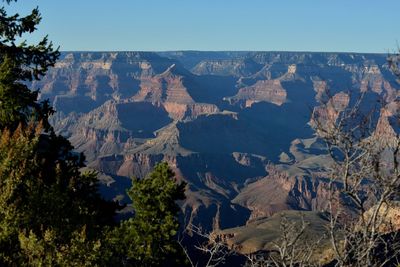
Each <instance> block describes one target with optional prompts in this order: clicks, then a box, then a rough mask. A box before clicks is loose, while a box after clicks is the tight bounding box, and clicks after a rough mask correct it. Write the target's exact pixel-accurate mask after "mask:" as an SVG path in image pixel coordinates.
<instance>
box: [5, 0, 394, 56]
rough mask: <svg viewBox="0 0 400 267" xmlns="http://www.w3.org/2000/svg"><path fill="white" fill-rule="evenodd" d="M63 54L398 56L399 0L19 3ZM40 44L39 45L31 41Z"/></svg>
mask: <svg viewBox="0 0 400 267" xmlns="http://www.w3.org/2000/svg"><path fill="white" fill-rule="evenodd" d="M35 6H39V9H40V10H41V13H42V15H43V20H42V23H41V25H40V27H39V28H40V31H39V35H36V36H37V37H38V36H43V35H44V34H49V37H50V39H51V40H53V42H54V43H55V44H56V45H60V47H61V50H97V51H98V50H102V51H105V50H145V51H165V50H264V51H271V50H279V51H348V52H349V51H352V52H378V53H385V52H388V51H393V50H394V49H395V48H396V46H397V42H400V25H399V24H398V22H399V10H400V0H113V1H105V0H19V2H18V3H17V4H15V3H14V4H11V6H10V7H8V8H7V9H8V10H10V11H11V10H13V11H18V12H20V13H21V14H24V13H25V14H26V12H27V11H28V10H29V9H31V8H32V7H35ZM30 40H34V39H30Z"/></svg>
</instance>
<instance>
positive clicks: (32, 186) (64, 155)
mask: <svg viewBox="0 0 400 267" xmlns="http://www.w3.org/2000/svg"><path fill="white" fill-rule="evenodd" d="M42 131H43V129H42V127H41V125H40V124H39V125H37V126H34V125H33V124H30V125H29V126H28V127H23V126H20V127H19V128H17V129H16V130H15V131H14V132H13V133H11V132H10V131H8V130H3V131H2V132H1V139H0V265H1V266H3V265H12V264H16V263H18V265H24V264H26V263H32V261H34V262H36V263H39V262H42V263H43V262H48V261H50V259H51V261H52V264H51V265H57V264H58V263H59V262H58V260H61V258H65V257H67V256H68V255H69V253H72V248H71V247H73V246H77V245H78V244H79V242H81V243H82V241H81V240H82V239H84V240H86V241H85V244H84V245H85V246H88V247H87V249H86V251H87V250H89V251H90V253H89V254H88V255H90V254H91V253H93V251H92V250H95V244H96V242H99V239H100V238H101V230H102V229H103V228H104V226H106V225H111V223H112V218H113V215H114V211H115V208H116V206H115V205H114V204H113V203H109V202H106V201H104V200H103V199H102V198H101V197H100V195H99V194H98V193H97V187H96V185H97V178H96V174H95V173H86V174H81V173H80V172H79V167H81V166H82V159H81V158H80V157H79V156H77V155H73V154H72V153H71V147H70V144H69V143H68V142H67V141H66V140H65V139H63V138H62V137H58V136H55V135H43V134H42ZM40 251H42V252H41V253H40ZM82 251H83V250H82ZM80 253H81V252H80ZM35 254H37V255H36V258H34V259H31V258H30V257H33V255H35ZM57 255H62V257H61V258H60V259H57V258H58V256H57ZM81 255H83V254H81ZM56 256H57V257H56ZM74 258H75V260H76V258H77V257H74ZM82 260H83V261H82V262H85V261H87V260H88V259H87V258H84V259H82ZM33 265H35V264H33Z"/></svg>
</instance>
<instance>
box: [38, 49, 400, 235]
mask: <svg viewBox="0 0 400 267" xmlns="http://www.w3.org/2000/svg"><path fill="white" fill-rule="evenodd" d="M32 86H33V88H34V89H39V90H40V97H41V99H49V100H50V101H51V103H52V104H53V106H54V107H55V109H56V111H57V112H56V114H55V115H54V116H53V117H52V118H51V122H52V124H53V126H54V128H55V130H56V131H57V132H58V133H60V134H62V135H64V136H66V137H68V138H69V140H70V141H71V143H72V144H73V145H74V147H75V149H76V150H77V151H78V152H83V153H84V154H85V156H86V160H87V169H92V170H96V171H97V172H98V173H99V179H100V181H101V184H102V186H101V188H100V190H101V192H102V194H103V195H104V196H105V197H107V198H110V199H115V200H118V201H121V202H122V203H127V196H126V189H127V188H128V187H130V177H132V176H135V177H139V178H142V177H144V176H146V174H147V173H149V172H150V171H151V170H152V168H153V167H154V165H155V164H156V163H157V162H160V161H166V162H168V164H169V165H170V167H171V168H172V169H173V170H174V172H175V173H176V176H177V179H178V180H182V181H185V182H187V184H188V186H187V192H186V200H185V201H183V202H182V203H181V207H182V211H183V218H182V220H183V222H184V224H186V225H187V224H196V225H202V227H204V228H205V229H209V230H218V229H227V228H233V227H239V226H244V225H246V224H247V225H250V226H251V225H254V223H255V222H257V221H259V220H265V218H269V217H271V216H274V214H279V212H282V211H285V210H301V211H312V212H316V213H315V214H317V212H323V211H324V210H326V208H327V195H328V193H327V191H328V188H327V187H328V183H329V181H328V180H327V178H326V177H324V175H323V171H324V170H325V169H326V168H327V166H329V164H330V158H329V155H328V152H327V151H326V145H325V144H324V142H323V141H322V140H320V139H319V138H318V137H317V135H316V133H315V130H314V129H313V118H314V117H315V116H318V117H322V118H324V119H325V120H326V121H327V125H326V127H329V121H332V120H334V119H335V118H336V117H337V116H338V113H339V112H340V111H341V110H343V109H345V108H346V107H347V106H348V105H350V104H351V103H353V101H354V99H355V98H356V97H357V96H358V95H360V94H361V93H365V94H366V95H368V100H369V101H371V102H370V103H369V104H368V105H374V103H377V101H378V100H380V101H381V103H383V105H382V107H381V110H380V113H379V120H378V122H377V123H376V133H377V134H380V135H390V134H393V133H394V132H396V131H397V128H396V127H394V126H393V125H392V124H391V121H392V119H393V118H395V116H397V114H398V111H399V109H398V98H399V93H398V88H399V85H398V84H397V81H396V77H395V76H394V75H393V74H392V73H391V71H390V67H389V65H388V63H387V55H384V54H357V53H311V52H197V51H175V52H159V53H153V52H63V53H62V55H61V58H60V60H59V61H58V63H57V64H56V65H55V66H54V67H53V68H51V69H50V70H49V71H48V73H47V75H46V76H45V77H44V78H43V79H41V80H40V81H35V82H33V83H32ZM323 103H328V104H327V105H322V104H323ZM368 105H367V106H368ZM127 212H129V209H128V211H127ZM313 216H314V215H313ZM318 218H319V217H318Z"/></svg>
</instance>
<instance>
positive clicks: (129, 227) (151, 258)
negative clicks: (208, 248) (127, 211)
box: [111, 163, 186, 266]
mask: <svg viewBox="0 0 400 267" xmlns="http://www.w3.org/2000/svg"><path fill="white" fill-rule="evenodd" d="M174 176H175V175H174V173H173V172H172V171H171V169H170V168H169V167H168V165H167V163H160V164H158V165H156V167H155V169H154V171H153V172H152V173H150V174H149V175H148V176H147V177H146V178H144V179H142V180H140V179H137V178H134V179H133V181H132V188H131V189H130V190H129V192H128V195H129V197H130V198H131V199H132V203H133V208H134V211H135V216H134V217H133V218H131V219H129V220H127V221H124V222H122V223H121V225H120V227H119V228H116V229H115V230H114V231H113V232H112V237H111V243H112V244H113V247H114V248H116V250H117V253H116V254H117V255H120V256H121V257H122V258H126V260H127V265H128V266H168V265H171V264H179V266H183V265H184V264H185V260H184V259H185V256H184V254H183V251H182V248H181V247H180V246H179V244H178V242H177V239H176V237H177V233H178V230H179V222H178V214H179V211H180V208H179V206H178V205H177V203H176V201H177V200H182V199H184V198H185V195H184V190H185V186H186V184H185V183H183V182H182V183H180V184H178V183H177V182H176V181H175V179H174Z"/></svg>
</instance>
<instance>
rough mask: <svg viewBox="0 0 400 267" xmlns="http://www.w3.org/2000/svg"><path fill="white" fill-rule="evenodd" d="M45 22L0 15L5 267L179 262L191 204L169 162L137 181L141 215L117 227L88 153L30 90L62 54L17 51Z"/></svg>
mask: <svg viewBox="0 0 400 267" xmlns="http://www.w3.org/2000/svg"><path fill="white" fill-rule="evenodd" d="M5 2H7V4H9V3H10V2H12V1H11V0H6V1H5ZM40 19H41V17H40V14H39V11H38V9H34V10H33V11H32V12H31V14H29V15H27V16H25V17H20V16H19V15H18V14H15V15H11V16H9V15H7V13H6V10H5V8H4V7H3V8H1V9H0V266H121V265H122V266H123V265H134V266H160V265H165V264H166V263H167V262H179V260H180V259H181V258H182V254H179V253H180V252H181V250H180V249H179V247H178V244H177V242H176V240H175V238H176V234H177V231H178V228H179V224H178V219H177V215H178V212H179V207H178V206H177V204H176V203H175V201H176V200H179V199H183V198H184V191H183V190H184V184H176V182H175V180H174V179H173V176H174V174H173V173H172V171H171V170H170V169H169V168H168V166H167V164H161V165H158V166H157V167H156V169H155V171H154V172H153V173H152V174H151V175H150V176H149V177H147V178H145V179H143V180H138V179H134V180H133V186H132V189H131V190H130V191H129V195H130V197H131V198H132V200H133V207H134V209H135V216H134V217H133V218H131V219H129V220H127V221H124V222H121V223H120V224H119V225H118V224H116V223H115V222H114V214H115V211H116V210H117V209H118V208H119V206H118V205H117V204H115V203H113V202H108V201H105V200H104V199H103V198H102V197H101V196H100V195H99V193H98V189H97V187H98V180H97V177H96V173H94V172H89V173H81V172H80V169H81V167H83V166H84V164H83V163H84V157H83V155H79V154H77V153H74V152H73V147H72V146H71V144H70V143H69V141H68V140H66V139H65V138H64V137H62V136H58V135H56V134H55V133H54V131H53V129H52V128H51V126H50V125H49V123H48V117H49V116H50V115H51V114H52V113H53V109H52V108H51V106H50V104H49V102H48V101H38V93H39V92H38V91H31V90H30V89H29V88H28V86H27V84H29V82H30V81H32V80H34V79H40V77H41V76H42V75H44V74H45V73H46V71H47V69H48V68H49V67H51V66H53V65H54V64H55V61H56V59H57V58H58V56H59V52H58V50H54V49H53V46H52V43H51V42H50V43H49V42H48V40H47V37H45V38H44V39H43V40H42V41H40V42H39V43H38V44H37V45H28V44H27V43H26V42H22V43H21V44H18V45H17V44H16V40H17V39H20V38H23V35H24V34H25V33H27V34H30V33H32V32H34V31H35V30H36V26H37V25H38V23H39V22H40ZM167 258H168V259H167ZM171 259H172V260H171Z"/></svg>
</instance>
